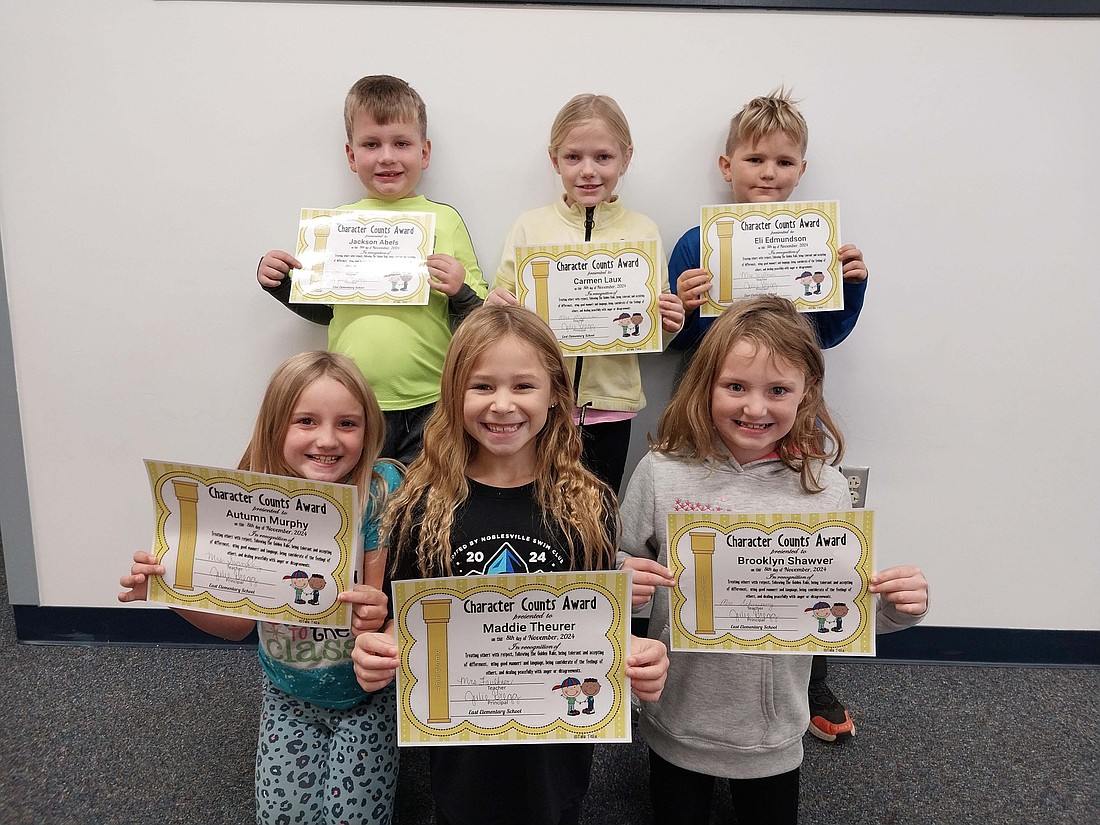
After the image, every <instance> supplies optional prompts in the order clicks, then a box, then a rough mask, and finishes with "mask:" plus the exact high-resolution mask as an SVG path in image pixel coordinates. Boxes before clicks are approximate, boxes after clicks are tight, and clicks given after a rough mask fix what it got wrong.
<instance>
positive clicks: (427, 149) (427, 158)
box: [420, 138, 432, 172]
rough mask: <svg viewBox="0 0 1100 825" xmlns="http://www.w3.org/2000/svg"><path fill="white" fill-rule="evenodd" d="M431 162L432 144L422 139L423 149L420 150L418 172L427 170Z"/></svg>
mask: <svg viewBox="0 0 1100 825" xmlns="http://www.w3.org/2000/svg"><path fill="white" fill-rule="evenodd" d="M431 160H432V142H431V141H430V140H428V139H427V138H424V148H423V149H421V150H420V171H422V172H423V171H424V170H425V169H427V168H428V164H429V163H431Z"/></svg>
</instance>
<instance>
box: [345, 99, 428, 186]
mask: <svg viewBox="0 0 1100 825" xmlns="http://www.w3.org/2000/svg"><path fill="white" fill-rule="evenodd" d="M351 123H352V127H351V141H350V142H349V143H348V144H346V146H345V147H344V148H345V151H346V152H347V155H348V165H349V166H350V167H351V171H353V172H354V173H355V174H356V175H358V177H359V181H360V182H361V183H362V184H363V187H364V188H365V189H366V190H367V194H368V195H370V196H371V197H372V198H379V199H381V200H385V201H395V200H399V199H400V198H406V197H409V196H411V195H415V194H416V185H417V184H418V183H419V182H420V175H421V173H422V172H423V171H424V170H425V169H427V168H428V162H429V160H430V159H431V155H432V142H431V141H430V140H427V139H426V138H423V137H421V136H420V127H419V126H417V125H416V124H415V123H386V124H380V123H376V122H375V120H374V118H373V117H372V116H371V115H370V114H369V113H368V112H366V111H363V110H360V111H358V112H357V113H356V114H355V117H354V118H353V119H352V122H351Z"/></svg>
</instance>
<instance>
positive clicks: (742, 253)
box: [699, 201, 844, 318]
mask: <svg viewBox="0 0 1100 825" xmlns="http://www.w3.org/2000/svg"><path fill="white" fill-rule="evenodd" d="M699 234H700V239H699V240H700V258H701V260H700V263H699V265H700V266H701V267H703V268H704V269H706V270H707V271H709V272H710V274H711V276H712V278H713V282H714V283H713V286H712V287H711V289H710V292H709V293H708V294H707V302H706V303H705V304H703V305H702V306H701V307H700V308H699V311H700V313H702V315H703V316H704V317H708V318H713V317H716V316H718V315H721V314H722V310H724V309H725V308H726V307H728V306H729V305H730V304H731V303H732V302H733V301H735V300H739V299H741V298H751V297H753V296H756V295H765V294H771V295H781V296H782V297H784V298H787V299H789V300H791V301H793V302H794V305H795V306H796V307H797V308H798V311H799V312H821V311H822V310H832V309H844V289H843V284H842V282H841V274H842V273H841V269H842V267H841V263H840V258H839V257H838V256H837V250H838V249H839V248H840V246H841V244H840V204H839V203H838V202H837V201H799V202H793V203H739V204H726V205H724V206H704V207H703V210H702V218H701V221H700V224H699Z"/></svg>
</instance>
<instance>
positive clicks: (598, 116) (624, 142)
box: [548, 94, 634, 154]
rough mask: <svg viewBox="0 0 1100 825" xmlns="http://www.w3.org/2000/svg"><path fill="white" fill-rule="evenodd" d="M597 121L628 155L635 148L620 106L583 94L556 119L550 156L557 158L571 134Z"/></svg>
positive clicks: (551, 129) (574, 98)
mask: <svg viewBox="0 0 1100 825" xmlns="http://www.w3.org/2000/svg"><path fill="white" fill-rule="evenodd" d="M593 120H599V121H602V122H603V123H604V124H605V125H606V126H607V130H608V131H609V132H611V136H612V137H614V138H615V141H616V142H617V143H618V144H619V148H620V149H621V150H622V151H623V153H624V154H625V153H628V152H630V151H631V150H632V149H633V148H634V141H633V140H632V139H631V137H630V124H628V123H627V122H626V115H624V114H623V110H622V109H620V108H619V104H618V103H616V102H615V101H614V99H612V98H610V97H608V96H607V95H595V94H581V95H577V96H575V97H573V98H572V99H570V101H569V102H568V103H566V104H565V105H564V106H562V107H561V111H560V112H558V116H557V117H555V118H554V123H553V125H552V126H551V127H550V146H549V147H548V148H549V149H550V154H557V152H558V149H560V148H561V145H562V144H563V143H564V142H565V138H566V136H567V135H568V134H569V132H571V131H572V130H573V129H575V128H576V127H577V126H583V125H584V124H586V123H591V122H592V121H593Z"/></svg>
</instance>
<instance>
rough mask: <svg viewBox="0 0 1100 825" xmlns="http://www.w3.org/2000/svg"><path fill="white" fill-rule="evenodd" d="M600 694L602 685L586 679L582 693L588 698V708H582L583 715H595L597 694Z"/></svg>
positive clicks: (582, 685)
mask: <svg viewBox="0 0 1100 825" xmlns="http://www.w3.org/2000/svg"><path fill="white" fill-rule="evenodd" d="M599 692H600V683H599V681H598V680H596V679H585V680H584V682H582V683H581V693H583V694H584V695H585V696H587V697H588V707H586V708H582V709H581V713H595V712H596V708H595V704H596V694H597V693H599Z"/></svg>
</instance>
